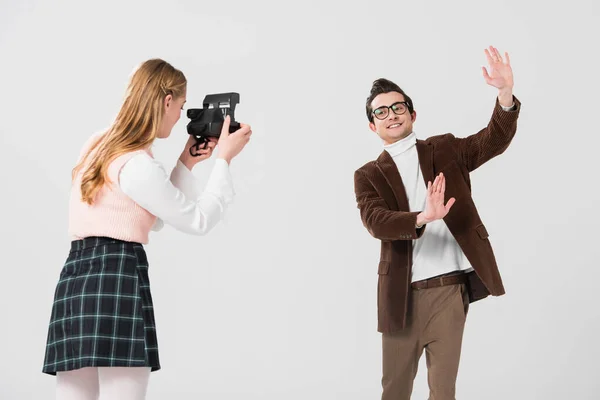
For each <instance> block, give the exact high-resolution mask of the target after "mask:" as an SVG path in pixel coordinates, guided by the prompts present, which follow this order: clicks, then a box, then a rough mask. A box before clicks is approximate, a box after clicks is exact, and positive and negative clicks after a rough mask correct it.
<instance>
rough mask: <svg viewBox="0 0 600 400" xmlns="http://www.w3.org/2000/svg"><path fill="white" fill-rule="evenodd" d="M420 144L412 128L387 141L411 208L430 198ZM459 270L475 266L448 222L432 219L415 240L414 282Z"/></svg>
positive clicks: (415, 208)
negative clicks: (402, 136)
mask: <svg viewBox="0 0 600 400" xmlns="http://www.w3.org/2000/svg"><path fill="white" fill-rule="evenodd" d="M416 144H417V137H416V135H415V133H414V132H412V133H411V134H410V135H408V136H407V137H405V138H404V139H402V140H399V141H397V142H396V143H393V144H390V145H384V149H385V150H386V151H387V152H388V153H389V154H390V156H392V159H393V160H394V162H395V163H396V166H397V167H398V172H400V176H401V177H402V182H403V183H404V188H405V190H406V196H407V197H408V204H409V208H410V211H422V210H424V209H425V201H426V199H427V187H426V186H425V181H424V180H423V175H422V172H421V167H420V165H419V155H418V153H417V147H416ZM459 270H467V271H470V270H472V267H471V264H470V263H469V261H468V260H467V258H466V256H465V254H464V253H463V251H462V249H461V248H460V246H459V245H458V243H457V242H456V239H454V236H452V234H451V233H450V230H449V229H448V227H447V226H446V223H445V222H444V220H436V221H433V222H430V223H428V224H427V228H426V229H425V232H424V233H423V236H421V237H420V238H419V239H417V240H413V265H412V282H416V281H420V280H423V279H428V278H432V277H434V276H437V275H441V274H446V273H449V272H453V271H459Z"/></svg>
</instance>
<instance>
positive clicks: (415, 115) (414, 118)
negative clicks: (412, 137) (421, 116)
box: [410, 110, 417, 122]
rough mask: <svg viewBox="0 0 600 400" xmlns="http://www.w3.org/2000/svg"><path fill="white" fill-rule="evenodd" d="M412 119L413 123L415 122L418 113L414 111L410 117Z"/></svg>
mask: <svg viewBox="0 0 600 400" xmlns="http://www.w3.org/2000/svg"><path fill="white" fill-rule="evenodd" d="M410 119H411V120H412V122H415V120H416V119H417V112H416V111H414V110H413V112H412V114H411V115H410Z"/></svg>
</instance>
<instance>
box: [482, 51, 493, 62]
mask: <svg viewBox="0 0 600 400" xmlns="http://www.w3.org/2000/svg"><path fill="white" fill-rule="evenodd" d="M484 51H485V57H486V58H487V61H488V63H489V64H490V65H492V64H493V63H494V59H493V58H492V55H491V54H490V52H489V50H488V49H485V50H484Z"/></svg>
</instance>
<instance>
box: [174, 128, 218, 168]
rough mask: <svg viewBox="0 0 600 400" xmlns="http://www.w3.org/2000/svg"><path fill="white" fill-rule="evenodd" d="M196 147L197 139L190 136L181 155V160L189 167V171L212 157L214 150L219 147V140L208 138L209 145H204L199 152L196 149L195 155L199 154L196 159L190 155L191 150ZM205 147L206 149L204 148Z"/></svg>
mask: <svg viewBox="0 0 600 400" xmlns="http://www.w3.org/2000/svg"><path fill="white" fill-rule="evenodd" d="M195 145H196V139H195V138H194V137H193V136H192V135H190V137H189V139H188V141H187V143H186V144H185V149H183V152H182V153H181V156H180V157H179V160H180V161H181V162H182V163H183V164H184V165H185V166H186V167H187V169H189V170H191V169H192V168H194V166H195V165H196V164H197V163H199V162H200V161H204V160H206V159H207V158H210V156H212V153H213V150H214V149H215V146H216V145H217V138H213V137H210V138H208V143H207V144H206V145H202V146H201V147H200V149H199V150H196V149H194V150H193V151H194V154H197V156H196V157H194V156H192V155H191V154H190V149H191V148H192V147H193V146H195ZM202 147H205V148H202Z"/></svg>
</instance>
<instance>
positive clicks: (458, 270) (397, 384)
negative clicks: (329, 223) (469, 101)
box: [354, 46, 521, 400]
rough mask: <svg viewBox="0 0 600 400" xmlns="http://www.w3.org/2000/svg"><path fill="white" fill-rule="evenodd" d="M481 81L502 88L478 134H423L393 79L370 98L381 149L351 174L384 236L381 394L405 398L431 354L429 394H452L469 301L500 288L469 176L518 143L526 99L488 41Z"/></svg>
mask: <svg viewBox="0 0 600 400" xmlns="http://www.w3.org/2000/svg"><path fill="white" fill-rule="evenodd" d="M485 55H486V57H487V60H488V63H489V72H488V70H487V69H486V68H485V67H484V68H483V76H484V79H485V81H486V82H487V83H488V84H489V85H491V86H493V87H495V88H497V89H498V96H497V98H496V101H495V105H494V108H493V112H492V116H491V119H490V121H489V123H488V125H487V126H486V127H485V128H483V129H481V130H480V131H479V132H477V133H476V134H474V135H471V136H467V137H464V138H458V137H455V136H454V135H452V134H450V133H447V134H444V135H437V136H432V137H429V138H428V139H426V140H420V139H417V138H416V136H415V134H414V132H413V123H414V122H415V119H416V112H415V110H414V106H413V103H412V100H411V99H410V97H409V96H408V95H407V94H406V93H405V92H404V91H403V90H402V89H401V88H400V87H398V85H396V84H395V83H393V82H391V81H389V80H387V79H379V80H377V81H375V82H374V84H373V87H372V89H371V93H370V96H369V97H368V99H367V103H366V111H367V118H368V119H369V127H370V128H371V130H372V131H373V132H376V133H377V134H378V135H379V137H380V138H381V139H382V141H383V144H384V151H383V152H382V153H381V155H380V156H379V157H378V158H377V159H376V160H374V161H371V162H368V163H366V164H365V165H363V166H362V167H360V168H359V169H358V170H356V171H355V174H354V185H355V193H356V201H357V205H358V208H359V210H360V216H361V219H362V222H363V224H364V226H365V227H366V228H367V230H368V231H369V233H370V234H371V235H372V236H373V237H375V238H377V239H379V240H381V252H380V259H379V266H378V274H379V280H378V285H377V292H378V297H377V308H378V331H379V332H381V333H382V347H383V377H382V381H381V382H382V387H383V394H382V400H408V399H410V395H411V393H412V387H413V381H414V378H415V375H416V373H417V367H418V362H419V359H420V357H421V355H422V353H423V350H425V352H426V361H427V371H428V383H429V389H430V397H429V398H430V400H454V399H455V383H456V377H457V374H458V366H459V360H460V352H461V345H462V336H463V328H464V324H465V320H466V316H467V311H468V307H469V304H470V303H472V302H474V301H477V300H480V299H483V298H485V297H487V296H489V295H492V296H500V295H503V294H504V286H503V284H502V279H501V278H500V274H499V272H498V267H497V265H496V260H495V257H494V253H493V250H492V247H491V245H490V241H489V239H488V232H487V230H486V228H485V225H484V224H483V222H482V221H481V218H480V217H479V214H478V212H477V208H476V207H475V204H474V202H473V199H472V197H471V182H470V179H469V174H470V173H471V172H472V171H474V170H475V169H477V168H478V167H480V166H481V165H482V164H484V163H485V162H487V161H488V160H490V159H491V158H493V157H495V156H497V155H499V154H501V153H503V152H504V151H505V150H506V149H507V147H508V146H509V144H510V142H511V141H512V139H513V137H514V135H515V133H516V129H517V118H518V116H519V112H520V107H521V104H520V102H519V100H518V99H517V98H516V97H515V96H514V95H513V75H512V68H511V66H510V60H509V57H508V54H507V53H505V59H503V58H502V56H501V55H500V53H499V52H498V50H497V49H496V48H494V47H491V46H490V48H489V49H485Z"/></svg>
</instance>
